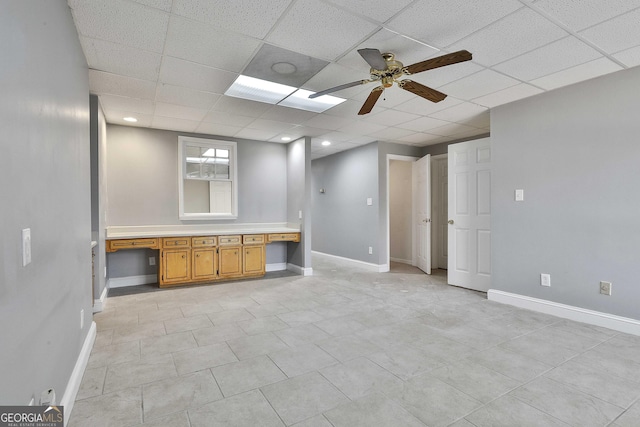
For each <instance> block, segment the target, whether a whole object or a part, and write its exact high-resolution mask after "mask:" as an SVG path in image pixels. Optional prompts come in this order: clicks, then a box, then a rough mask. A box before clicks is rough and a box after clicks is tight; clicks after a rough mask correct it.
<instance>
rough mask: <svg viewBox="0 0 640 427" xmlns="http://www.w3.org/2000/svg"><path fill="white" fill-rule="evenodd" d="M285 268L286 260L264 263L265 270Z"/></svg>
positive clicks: (281, 269)
mask: <svg viewBox="0 0 640 427" xmlns="http://www.w3.org/2000/svg"><path fill="white" fill-rule="evenodd" d="M286 269H287V263H286V262H278V263H276V264H267V265H266V271H267V272H269V271H283V270H286Z"/></svg>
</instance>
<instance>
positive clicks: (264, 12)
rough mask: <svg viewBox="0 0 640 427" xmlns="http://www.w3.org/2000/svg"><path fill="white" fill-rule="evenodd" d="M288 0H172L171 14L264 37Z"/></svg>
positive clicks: (289, 1) (288, 2)
mask: <svg viewBox="0 0 640 427" xmlns="http://www.w3.org/2000/svg"><path fill="white" fill-rule="evenodd" d="M290 3H291V0H269V1H255V0H217V1H211V0H173V13H175V14H176V15H181V16H185V17H187V18H191V19H195V20H198V21H202V22H206V23H208V24H215V26H216V27H217V28H220V29H221V30H225V31H235V32H237V33H240V34H245V35H247V36H251V37H256V38H259V39H264V37H265V36H266V35H267V33H268V32H269V31H270V30H271V27H273V25H274V24H275V23H276V21H277V20H278V19H279V18H280V15H282V12H284V11H285V9H286V8H287V7H288V6H289V4H290Z"/></svg>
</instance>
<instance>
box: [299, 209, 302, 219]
mask: <svg viewBox="0 0 640 427" xmlns="http://www.w3.org/2000/svg"><path fill="white" fill-rule="evenodd" d="M298 219H302V211H298Z"/></svg>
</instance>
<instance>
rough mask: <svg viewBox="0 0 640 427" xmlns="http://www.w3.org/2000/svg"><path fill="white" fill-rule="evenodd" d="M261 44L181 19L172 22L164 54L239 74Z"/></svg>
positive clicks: (174, 19)
mask: <svg viewBox="0 0 640 427" xmlns="http://www.w3.org/2000/svg"><path fill="white" fill-rule="evenodd" d="M260 44H261V42H260V41H259V40H256V39H252V38H249V37H245V36H242V35H239V34H234V33H230V32H228V31H222V30H218V29H215V28H213V27H212V26H211V25H208V24H204V23H202V22H198V21H193V20H191V19H186V18H183V17H180V16H175V15H174V16H172V17H171V21H170V22H169V31H168V33H167V42H166V44H165V48H164V54H165V55H169V56H174V57H176V58H181V59H186V60H189V61H192V62H195V63H198V64H203V65H208V66H210V67H214V68H219V69H221V70H227V71H234V72H240V71H242V69H243V68H244V66H245V65H246V64H247V63H248V62H249V61H250V60H251V57H252V56H253V54H254V53H255V52H256V51H257V50H258V48H259V47H260Z"/></svg>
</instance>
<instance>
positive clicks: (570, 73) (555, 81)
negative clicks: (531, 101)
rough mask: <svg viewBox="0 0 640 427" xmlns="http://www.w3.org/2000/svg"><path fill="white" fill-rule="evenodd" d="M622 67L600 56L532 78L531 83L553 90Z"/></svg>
mask: <svg viewBox="0 0 640 427" xmlns="http://www.w3.org/2000/svg"><path fill="white" fill-rule="evenodd" d="M621 69H622V67H621V66H619V65H618V64H616V63H614V62H611V61H610V60H608V59H607V58H600V59H596V60H595V61H591V62H587V63H586V64H582V65H578V66H576V67H572V68H569V69H567V70H563V71H560V72H557V73H554V74H551V75H548V76H545V77H541V78H539V79H536V80H532V81H531V82H530V83H531V84H534V85H536V86H539V87H541V88H544V89H547V90H551V89H555V88H558V87H561V86H567V85H570V84H573V83H578V82H581V81H583V80H588V79H592V78H594V77H598V76H601V75H603V74H608V73H613V72H614V71H618V70H621Z"/></svg>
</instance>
